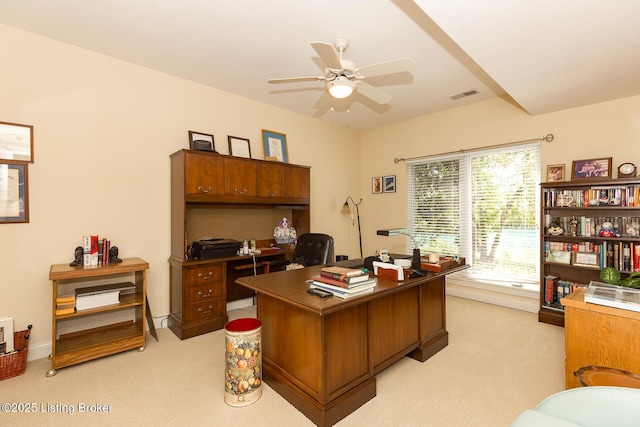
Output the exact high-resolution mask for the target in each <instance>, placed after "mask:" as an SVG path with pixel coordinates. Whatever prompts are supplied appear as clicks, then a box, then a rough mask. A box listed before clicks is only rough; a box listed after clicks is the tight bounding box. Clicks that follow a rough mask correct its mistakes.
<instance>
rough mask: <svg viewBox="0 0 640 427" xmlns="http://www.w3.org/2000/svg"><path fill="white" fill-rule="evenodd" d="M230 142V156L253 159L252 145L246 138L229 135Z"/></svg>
mask: <svg viewBox="0 0 640 427" xmlns="http://www.w3.org/2000/svg"><path fill="white" fill-rule="evenodd" d="M227 140H228V141H229V154H230V155H232V156H236V157H244V158H245V159H250V158H251V144H250V143H249V140H248V139H246V138H239V137H237V136H231V135H227Z"/></svg>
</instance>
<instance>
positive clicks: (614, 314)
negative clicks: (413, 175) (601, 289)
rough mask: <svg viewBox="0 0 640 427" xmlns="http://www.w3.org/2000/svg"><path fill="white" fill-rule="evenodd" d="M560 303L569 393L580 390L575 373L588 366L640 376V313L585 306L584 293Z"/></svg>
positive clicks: (576, 294)
mask: <svg viewBox="0 0 640 427" xmlns="http://www.w3.org/2000/svg"><path fill="white" fill-rule="evenodd" d="M561 301H562V304H563V305H564V306H565V309H564V311H565V314H564V319H565V320H564V329H565V347H566V348H565V351H566V355H567V357H566V361H565V369H566V372H565V382H566V387H567V388H568V389H569V388H575V387H580V383H579V382H578V380H577V378H576V377H575V375H574V374H573V373H574V372H575V371H577V370H578V369H579V368H582V367H585V366H589V365H595V366H606V367H609V368H615V369H620V370H623V371H629V372H634V373H640V313H637V312H635V311H630V310H623V309H620V308H614V307H607V306H604V305H598V304H591V303H587V302H584V289H578V290H576V291H575V292H573V293H572V294H570V295H569V296H568V297H566V298H563V299H562V300H561Z"/></svg>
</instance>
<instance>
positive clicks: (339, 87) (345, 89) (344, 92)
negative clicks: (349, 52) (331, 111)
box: [327, 76, 356, 99]
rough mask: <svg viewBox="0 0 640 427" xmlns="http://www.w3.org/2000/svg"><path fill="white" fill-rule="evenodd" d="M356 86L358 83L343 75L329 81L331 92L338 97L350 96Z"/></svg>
mask: <svg viewBox="0 0 640 427" xmlns="http://www.w3.org/2000/svg"><path fill="white" fill-rule="evenodd" d="M355 88H356V84H355V83H354V82H352V81H351V80H349V79H347V78H346V77H343V76H340V77H337V78H336V79H335V80H333V81H331V82H329V83H327V90H328V91H329V94H330V95H331V96H333V97H334V98H338V99H342V98H346V97H348V96H350V95H351V94H352V93H353V91H354V89H355Z"/></svg>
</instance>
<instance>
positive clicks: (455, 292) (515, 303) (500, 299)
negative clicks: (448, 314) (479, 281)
mask: <svg viewBox="0 0 640 427" xmlns="http://www.w3.org/2000/svg"><path fill="white" fill-rule="evenodd" d="M447 295H451V296H454V297H460V298H465V299H470V300H473V301H480V302H484V303H487V304H494V305H499V306H502V307H508V308H513V309H516V310H522V311H528V312H530V313H537V312H538V310H539V309H540V306H539V305H538V300H537V299H535V300H534V299H523V298H514V297H513V296H512V295H508V294H502V293H497V292H494V293H490V292H486V291H485V292H478V291H476V290H474V289H473V288H468V287H464V286H449V285H447Z"/></svg>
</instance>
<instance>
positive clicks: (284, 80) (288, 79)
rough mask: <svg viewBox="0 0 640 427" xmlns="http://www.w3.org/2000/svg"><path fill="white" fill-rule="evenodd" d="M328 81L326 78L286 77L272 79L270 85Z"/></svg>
mask: <svg viewBox="0 0 640 427" xmlns="http://www.w3.org/2000/svg"><path fill="white" fill-rule="evenodd" d="M323 80H326V79H325V77H321V76H316V77H285V78H282V79H270V80H267V81H268V82H269V83H295V82H319V81H323Z"/></svg>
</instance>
